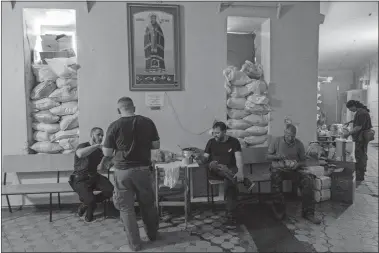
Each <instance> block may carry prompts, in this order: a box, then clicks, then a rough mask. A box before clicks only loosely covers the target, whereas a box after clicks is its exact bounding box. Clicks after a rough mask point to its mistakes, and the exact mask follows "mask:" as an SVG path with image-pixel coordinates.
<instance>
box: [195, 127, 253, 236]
mask: <svg viewBox="0 0 379 253" xmlns="http://www.w3.org/2000/svg"><path fill="white" fill-rule="evenodd" d="M196 160H198V161H199V162H200V163H205V164H207V167H208V169H209V171H210V178H212V179H217V180H224V188H225V199H226V216H227V222H226V224H225V225H226V227H227V228H231V229H232V228H235V227H236V207H237V198H238V185H237V183H243V184H244V185H245V186H246V187H247V188H249V190H251V188H252V186H253V184H252V183H251V182H250V180H248V179H247V178H244V172H243V165H244V164H243V159H242V151H241V144H240V142H239V141H238V140H237V139H236V138H234V137H231V136H228V135H226V125H225V123H223V122H216V123H214V125H213V138H212V139H210V140H209V141H208V143H207V145H206V148H205V151H204V155H203V157H197V158H196Z"/></svg>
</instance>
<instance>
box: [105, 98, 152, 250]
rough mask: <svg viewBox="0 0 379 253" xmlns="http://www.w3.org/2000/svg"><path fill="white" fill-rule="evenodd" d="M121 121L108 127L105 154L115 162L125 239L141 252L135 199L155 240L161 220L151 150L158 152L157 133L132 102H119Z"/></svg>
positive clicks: (117, 199) (117, 201)
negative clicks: (151, 175)
mask: <svg viewBox="0 0 379 253" xmlns="http://www.w3.org/2000/svg"><path fill="white" fill-rule="evenodd" d="M117 105H118V109H117V110H118V113H119V114H120V119H118V120H116V121H114V122H113V123H112V124H111V125H110V126H109V128H108V131H107V134H106V137H105V142H104V146H103V152H104V155H105V156H106V157H108V159H110V158H112V157H113V155H114V157H113V162H114V168H115V172H114V177H115V191H114V194H113V203H114V205H115V207H116V208H117V209H118V210H120V218H121V221H122V222H123V224H124V228H125V232H126V237H127V239H128V241H129V246H130V248H131V249H132V250H134V251H138V250H140V249H141V238H140V234H139V228H138V225H137V218H136V214H135V210H134V201H135V196H136V197H137V200H138V202H139V206H140V210H141V215H142V220H143V222H144V225H145V229H146V234H147V236H148V237H149V239H150V240H151V241H154V240H156V238H157V233H158V227H159V217H158V212H157V209H156V206H155V197H154V191H153V187H152V182H151V177H150V168H151V149H159V148H160V141H159V135H158V131H157V129H156V127H155V124H154V123H153V121H152V120H151V119H149V118H147V117H143V116H139V115H135V107H134V104H133V100H132V99H131V98H129V97H122V98H120V99H119V100H118V103H117Z"/></svg>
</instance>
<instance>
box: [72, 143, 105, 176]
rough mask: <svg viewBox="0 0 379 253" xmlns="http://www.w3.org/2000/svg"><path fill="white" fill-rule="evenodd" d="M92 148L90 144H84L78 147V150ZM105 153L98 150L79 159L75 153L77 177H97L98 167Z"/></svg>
mask: <svg viewBox="0 0 379 253" xmlns="http://www.w3.org/2000/svg"><path fill="white" fill-rule="evenodd" d="M89 146H91V144H89V142H84V143H81V144H79V145H78V147H77V148H76V150H78V149H81V148H86V147H89ZM103 156H104V155H103V151H101V149H96V150H95V151H93V152H92V153H91V154H89V155H88V156H86V157H82V158H79V157H78V156H77V155H76V152H75V158H74V173H75V174H77V175H95V174H96V173H97V166H98V165H99V164H100V162H101V159H102V158H103Z"/></svg>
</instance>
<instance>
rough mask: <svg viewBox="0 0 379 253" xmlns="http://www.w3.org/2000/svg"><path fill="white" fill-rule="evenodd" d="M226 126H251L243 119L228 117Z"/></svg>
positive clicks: (240, 127)
mask: <svg viewBox="0 0 379 253" xmlns="http://www.w3.org/2000/svg"><path fill="white" fill-rule="evenodd" d="M226 125H227V126H228V128H231V129H240V130H245V129H247V128H249V127H250V126H251V124H250V123H249V122H247V121H245V120H243V119H228V121H227V122H226Z"/></svg>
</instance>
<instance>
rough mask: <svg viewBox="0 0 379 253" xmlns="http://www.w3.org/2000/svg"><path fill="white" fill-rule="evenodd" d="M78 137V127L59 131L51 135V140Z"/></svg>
mask: <svg viewBox="0 0 379 253" xmlns="http://www.w3.org/2000/svg"><path fill="white" fill-rule="evenodd" d="M76 137H79V128H74V129H71V130H66V131H59V132H57V133H55V134H54V135H53V136H52V137H51V141H59V140H62V139H68V138H76Z"/></svg>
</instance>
